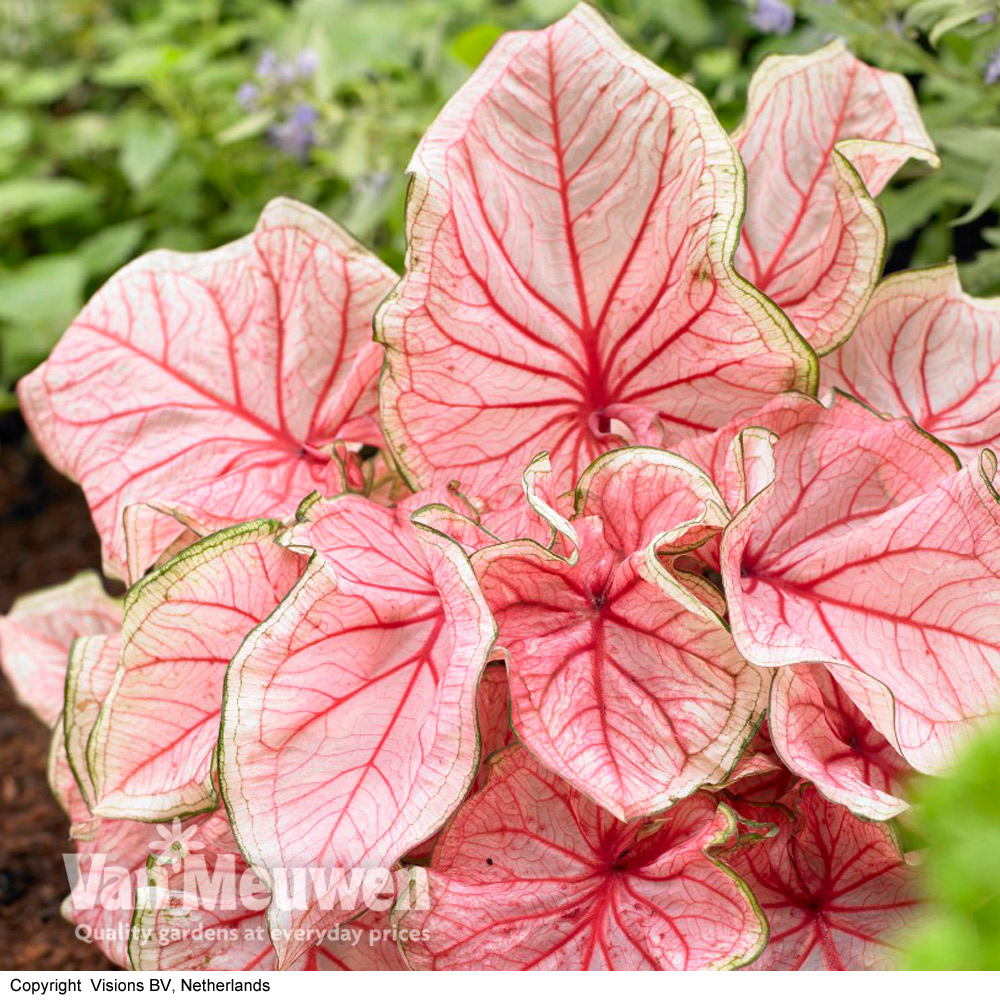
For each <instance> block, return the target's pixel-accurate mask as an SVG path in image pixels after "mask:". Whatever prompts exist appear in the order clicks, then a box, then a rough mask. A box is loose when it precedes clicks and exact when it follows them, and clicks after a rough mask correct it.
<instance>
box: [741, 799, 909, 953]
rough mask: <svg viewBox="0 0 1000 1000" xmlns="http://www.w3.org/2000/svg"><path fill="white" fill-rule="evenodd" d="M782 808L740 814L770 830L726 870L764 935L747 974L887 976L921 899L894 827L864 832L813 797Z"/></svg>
mask: <svg viewBox="0 0 1000 1000" xmlns="http://www.w3.org/2000/svg"><path fill="white" fill-rule="evenodd" d="M791 798H793V799H794V800H795V801H794V810H795V812H794V814H793V813H790V812H789V811H788V809H786V808H784V807H783V806H780V805H779V806H761V807H748V806H746V805H745V804H742V805H741V806H740V807H739V808H740V812H741V815H745V816H746V818H748V819H750V820H753V821H756V822H758V823H769V824H774V825H775V826H776V827H777V832H776V834H775V835H774V836H771V837H763V838H759V839H758V838H754V839H753V840H752V841H751V842H750V843H749V844H748V846H745V847H743V848H741V849H739V850H738V851H736V852H735V853H734V854H733V855H729V856H727V857H726V860H727V862H728V863H729V864H730V865H732V867H733V868H734V869H735V870H736V871H737V872H738V873H739V874H740V875H741V876H742V877H743V878H744V879H746V882H747V885H749V886H750V889H751V890H752V891H753V894H754V895H755V896H756V898H757V901H758V902H759V903H760V905H761V907H762V908H763V910H764V913H765V915H766V916H767V920H768V923H769V924H770V927H771V935H770V940H769V942H768V945H767V948H766V949H765V950H764V953H763V954H762V955H761V956H760V958H759V959H758V960H757V961H756V962H755V963H754V965H753V968H754V969H806V970H818V969H855V970H866V969H886V968H892V967H893V966H894V965H895V963H896V959H897V947H896V944H895V939H896V938H897V937H898V935H899V934H900V932H901V931H903V930H904V929H906V928H908V927H909V926H911V925H912V923H913V921H914V919H915V916H916V914H915V908H916V906H917V905H918V903H919V892H918V886H917V881H916V876H915V872H914V869H913V867H912V866H911V865H910V864H908V863H907V861H906V859H905V858H904V856H903V854H902V852H901V850H900V847H899V843H898V840H897V837H896V834H895V831H894V829H893V827H891V826H889V825H887V824H884V823H866V822H864V821H863V820H860V819H857V818H856V817H855V816H853V815H852V814H851V813H850V812H849V811H848V810H847V809H845V808H844V807H843V806H840V805H837V804H835V803H833V802H828V801H826V800H825V799H824V798H823V797H822V796H821V795H820V794H819V793H818V792H817V791H816V790H815V789H814V788H812V787H808V786H807V787H806V788H805V789H804V790H803V791H802V792H801V794H800V795H795V793H793V796H791Z"/></svg>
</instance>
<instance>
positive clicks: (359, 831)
mask: <svg viewBox="0 0 1000 1000" xmlns="http://www.w3.org/2000/svg"><path fill="white" fill-rule="evenodd" d="M288 542H289V544H291V545H293V546H295V547H296V548H303V549H305V548H312V549H313V550H314V551H315V552H316V555H315V556H314V558H313V561H312V562H311V563H310V566H309V568H308V569H307V571H306V573H305V574H304V575H303V577H302V579H301V581H300V582H299V584H298V585H297V586H296V587H295V589H294V590H293V591H292V592H291V593H290V594H289V595H288V598H287V599H286V600H285V601H284V602H283V603H282V604H281V606H280V607H279V608H278V609H277V610H276V611H275V613H274V614H273V615H272V616H271V618H270V619H268V620H267V621H266V622H264V623H263V625H261V626H260V628H258V629H257V630H256V631H255V632H254V633H253V634H252V635H251V636H250V638H249V639H248V640H247V642H246V643H245V644H244V646H243V647H242V649H241V650H240V653H239V655H238V656H237V657H236V658H235V659H234V660H233V663H232V665H231V667H230V670H229V674H228V678H227V684H226V699H225V709H224V713H223V725H222V732H221V740H220V744H219V748H220V768H221V775H222V782H223V791H224V794H225V797H226V802H227V806H228V808H229V811H230V815H231V816H232V818H233V822H234V826H235V829H236V834H237V837H238V838H239V842H240V845H241V847H242V848H243V851H244V854H245V855H246V857H247V859H248V860H249V861H250V862H251V864H252V865H253V866H254V869H255V871H257V872H258V874H259V875H260V877H261V878H262V879H264V880H265V882H267V884H268V885H269V886H271V887H272V889H273V890H274V891H275V892H276V893H279V894H280V893H281V892H282V891H283V890H285V889H287V887H286V886H284V885H282V884H281V882H280V879H279V874H278V873H279V871H280V872H284V871H287V870H289V869H290V868H295V867H309V868H315V869H318V870H320V871H321V872H322V873H325V875H326V881H325V883H323V884H320V883H317V882H313V883H311V884H310V885H309V886H308V887H307V889H306V891H305V893H304V896H303V898H302V902H301V904H296V905H294V906H291V905H282V902H281V897H280V896H279V899H278V901H276V904H275V905H274V906H273V907H272V910H271V916H270V924H271V927H272V929H277V931H278V932H279V936H278V937H277V938H276V940H275V944H276V946H277V947H278V951H279V958H280V964H281V966H282V967H283V968H284V967H289V966H291V965H292V964H294V963H295V962H296V961H297V960H298V959H299V958H300V957H301V956H302V954H303V950H302V948H303V945H302V942H301V940H296V938H295V934H294V932H295V931H297V930H303V931H307V930H309V929H310V928H311V929H313V930H322V929H323V928H330V927H333V926H334V925H335V924H337V923H338V922H341V921H343V920H346V919H348V918H350V917H351V916H352V915H353V914H354V913H357V912H358V910H359V909H360V908H361V907H362V906H363V903H362V902H358V903H357V904H353V903H352V902H351V901H350V900H345V898H344V897H343V896H342V894H341V891H342V889H343V888H344V886H345V884H346V881H347V880H348V879H350V878H353V877H354V876H355V875H356V874H357V873H358V872H359V871H360V870H362V866H364V869H367V870H370V871H372V872H374V874H373V875H372V878H373V879H374V878H376V876H377V873H378V871H379V870H380V869H381V870H387V869H389V868H391V867H392V866H393V865H394V864H395V863H396V862H397V861H398V860H399V859H400V858H401V857H403V856H404V855H405V854H406V853H407V852H408V851H410V850H411V849H412V848H414V847H416V846H417V845H418V844H419V843H421V842H422V841H424V840H426V839H427V837H428V836H429V835H430V834H431V833H433V832H435V831H436V830H437V829H438V828H439V827H440V826H441V825H442V823H443V822H444V820H445V818H446V817H447V816H448V814H449V813H450V812H451V810H453V809H454V808H455V806H457V804H458V803H459V802H460V801H461V799H462V798H463V796H464V795H465V793H466V791H467V790H468V788H469V786H470V784H471V782H472V779H473V777H474V775H475V769H476V765H477V763H478V755H479V741H478V738H477V731H476V688H477V684H478V681H479V676H480V674H481V673H482V671H483V669H484V667H485V665H486V662H487V659H488V656H489V653H490V650H491V648H492V644H493V639H494V636H495V626H494V624H493V620H492V618H491V616H490V613H489V609H488V608H487V607H486V604H485V602H484V601H483V599H482V595H481V594H480V593H479V589H478V587H477V585H476V581H475V577H474V575H473V573H472V570H471V567H470V566H469V564H468V561H467V560H466V558H465V556H464V555H463V553H462V551H461V549H460V548H459V546H458V545H457V544H456V543H454V542H452V541H450V540H449V539H446V538H444V536H442V535H440V534H438V533H437V532H435V531H432V530H430V529H427V528H425V527H422V526H421V525H418V524H413V523H411V522H410V521H409V520H408V519H407V518H406V517H405V515H403V514H402V513H401V512H394V511H389V510H386V509H385V508H382V507H379V506H377V505H376V504H373V503H371V502H370V501H368V500H365V499H363V498H361V497H354V496H343V497H339V498H335V499H334V500H329V501H324V500H317V501H315V502H313V503H311V504H310V505H309V506H308V507H307V508H306V509H305V510H304V511H303V512H302V521H301V522H300V523H299V524H298V525H296V527H295V528H294V529H293V531H292V532H291V533H290V537H289V538H288ZM379 888H380V887H379V886H378V885H375V886H374V890H376V891H377V890H378V889H379ZM286 894H287V893H286Z"/></svg>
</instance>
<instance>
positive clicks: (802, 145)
mask: <svg viewBox="0 0 1000 1000" xmlns="http://www.w3.org/2000/svg"><path fill="white" fill-rule="evenodd" d="M733 138H734V139H735V141H736V145H737V146H738V148H739V150H740V154H741V155H742V157H743V161H744V163H745V164H746V168H747V216H746V220H745V222H744V225H743V235H742V240H741V242H740V246H739V249H738V250H737V253H736V265H737V268H738V269H739V272H740V274H743V275H745V276H746V277H747V278H749V279H750V280H751V281H752V282H753V283H754V284H755V285H756V286H757V287H758V288H760V289H761V290H762V291H764V292H767V294H768V295H769V296H770V297H771V298H772V299H774V301H775V302H777V303H778V305H780V306H781V307H782V309H783V310H784V311H785V312H786V313H787V314H788V316H789V317H790V318H791V320H792V322H793V323H794V324H795V326H796V328H797V329H798V330H799V332H800V333H802V334H803V335H804V336H805V338H806V339H807V340H808V341H809V343H810V344H812V346H813V347H814V348H815V349H816V350H817V351H818V352H819V353H820V354H825V353H826V352H828V351H830V350H832V349H833V348H834V347H836V346H837V344H839V343H840V342H841V341H843V340H844V338H846V337H847V336H849V335H850V332H851V330H852V329H853V328H854V326H855V324H856V323H857V321H858V318H859V316H860V315H861V312H862V310H863V309H864V307H865V303H866V302H867V301H868V297H869V296H870V295H871V293H872V290H873V289H874V287H875V284H876V282H877V281H878V279H879V274H880V272H881V269H882V257H883V254H884V251H885V224H884V222H883V221H882V216H881V213H880V212H879V209H878V207H877V206H876V204H875V202H874V200H873V198H874V196H875V195H877V194H878V193H879V192H880V191H881V190H882V188H884V187H885V185H886V183H888V181H889V179H890V178H891V177H892V175H893V174H895V173H896V171H897V170H898V169H899V168H900V167H901V166H902V165H903V164H904V163H905V162H906V161H907V160H908V159H909V158H910V157H914V158H916V159H920V160H923V161H925V162H926V163H929V164H931V165H933V166H937V164H938V158H937V156H936V154H935V152H934V144H933V143H932V142H931V140H930V138H929V137H928V135H927V131H926V129H925V128H924V125H923V122H921V120H920V113H919V111H918V109H917V103H916V99H915V98H914V96H913V91H912V90H911V89H910V85H909V84H908V83H907V82H906V80H905V79H904V78H903V77H902V76H899V75H898V74H896V73H886V72H884V71H883V70H878V69H873V68H872V67H871V66H866V65H865V64H864V63H862V62H859V61H858V60H857V59H855V58H854V56H852V55H851V54H850V53H849V52H848V51H847V49H845V48H844V46H843V43H842V42H833V43H831V44H830V45H827V46H826V47H825V48H822V49H820V50H819V51H817V52H813V53H811V54H809V55H804V56H770V57H769V58H767V59H766V60H764V62H763V63H762V64H761V67H760V69H759V70H757V72H756V73H755V74H754V76H753V78H752V80H751V81H750V92H749V95H748V97H747V114H746V118H745V120H744V122H743V124H742V125H741V126H740V128H739V129H738V131H737V132H736V134H735V135H734V137H733Z"/></svg>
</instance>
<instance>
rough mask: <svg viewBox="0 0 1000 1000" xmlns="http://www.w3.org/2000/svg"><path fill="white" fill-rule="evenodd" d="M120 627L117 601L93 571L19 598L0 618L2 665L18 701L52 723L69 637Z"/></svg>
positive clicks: (63, 678) (58, 709)
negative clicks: (105, 589)
mask: <svg viewBox="0 0 1000 1000" xmlns="http://www.w3.org/2000/svg"><path fill="white" fill-rule="evenodd" d="M120 625H121V602H120V601H118V600H115V599H114V598H111V597H108V595H107V594H106V593H105V592H104V587H103V586H102V585H101V581H100V578H99V577H98V576H97V574H96V573H91V572H85V573H80V574H79V575H78V576H75V577H74V578H73V579H72V580H70V581H69V582H68V583H63V584H59V585H58V586H55V587H48V588H46V589H45V590H39V591H36V592H35V593H33V594H29V595H27V596H26V597H21V598H19V599H18V600H17V601H15V602H14V604H13V606H12V607H11V609H10V611H9V612H8V613H7V614H6V615H3V616H2V617H0V663H2V664H3V671H4V673H5V674H6V676H7V679H8V680H9V681H10V683H11V686H12V687H13V688H14V693H15V694H16V695H17V697H18V700H19V701H21V702H22V703H23V704H25V705H27V706H28V708H30V709H31V710H32V711H33V712H34V713H35V715H37V716H38V717H39V718H40V719H41V720H42V722H44V723H45V724H46V725H47V726H52V725H54V724H55V721H56V719H57V718H58V717H59V713H60V712H61V711H62V706H63V690H64V688H65V685H66V664H67V661H68V659H69V650H70V646H71V645H72V644H73V641H74V640H75V639H77V638H78V637H79V636H83V635H91V634H96V633H108V632H115V631H117V630H118V628H119V626H120Z"/></svg>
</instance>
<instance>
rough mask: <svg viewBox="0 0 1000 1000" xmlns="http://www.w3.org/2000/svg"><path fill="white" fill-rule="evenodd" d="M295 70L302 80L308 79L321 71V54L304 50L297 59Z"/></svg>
mask: <svg viewBox="0 0 1000 1000" xmlns="http://www.w3.org/2000/svg"><path fill="white" fill-rule="evenodd" d="M295 68H296V70H297V71H298V74H299V78H300V79H302V80H306V79H308V78H309V77H311V76H312V75H313V73H315V72H316V70H318V69H319V53H318V52H317V51H316V50H315V49H302V51H301V52H299V54H298V55H297V56H296V57H295Z"/></svg>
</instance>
